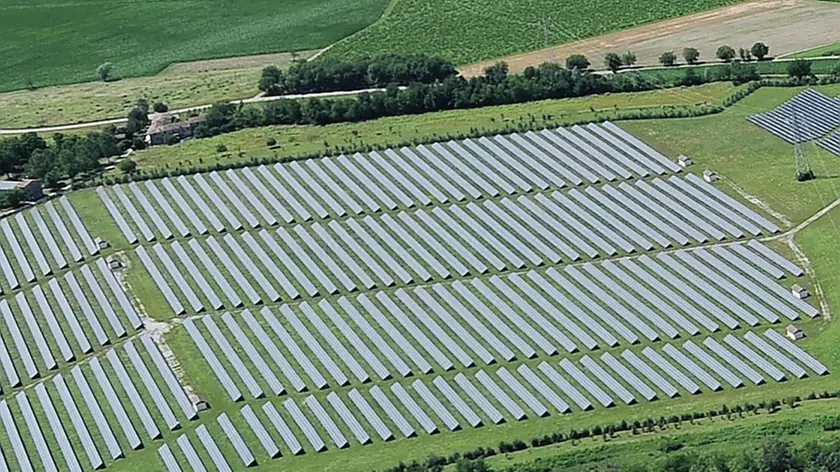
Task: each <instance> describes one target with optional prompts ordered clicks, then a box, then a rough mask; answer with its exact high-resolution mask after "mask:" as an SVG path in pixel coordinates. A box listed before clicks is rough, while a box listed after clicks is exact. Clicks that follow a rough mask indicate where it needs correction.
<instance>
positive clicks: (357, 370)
mask: <svg viewBox="0 0 840 472" xmlns="http://www.w3.org/2000/svg"><path fill="white" fill-rule="evenodd" d="M320 306H322V307H323V306H324V304H321V305H320ZM283 308H285V307H281V309H280V310H281V312H282V311H283ZM298 310H299V311H300V312H302V313H303V314H304V316H306V319H307V320H308V321H309V323H310V324H311V325H312V326H313V327H314V328H315V331H316V332H317V333H318V334H319V335H320V336H321V338H323V339H324V341H326V342H327V345H328V346H329V347H330V349H332V350H333V352H335V354H336V355H337V356H338V358H339V359H342V360H343V361H344V363H345V364H346V365H347V367H348V368H349V369H350V371H351V372H353V375H355V376H356V378H357V379H358V380H359V382H362V383H364V382H367V381H369V380H370V376H369V375H368V373H367V372H365V369H363V368H362V366H361V365H360V364H359V363H358V362H357V361H356V357H355V356H352V355H351V354H350V352H348V351H347V349H345V348H344V344H343V343H342V342H341V341H339V340H338V338H337V337H336V336H335V335H334V334H333V332H332V330H331V329H330V328H328V327H327V325H326V324H324V322H323V321H322V320H321V318H320V317H319V316H318V315H317V314H316V313H315V310H314V309H312V307H310V306H309V305H308V304H307V303H305V302H304V303H301V304H300V305H298ZM288 313H291V310H289V311H288V312H287V313H286V316H287V317H288V316H289V315H288ZM293 324H294V323H293ZM371 357H373V356H372V355H371ZM377 363H378V361H377ZM379 366H380V367H382V369H383V370H384V367H383V366H382V365H381V364H379Z"/></svg>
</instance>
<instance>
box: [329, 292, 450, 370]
mask: <svg viewBox="0 0 840 472" xmlns="http://www.w3.org/2000/svg"><path fill="white" fill-rule="evenodd" d="M356 300H357V301H358V302H359V303H360V304H361V305H362V307H364V309H365V311H367V313H368V315H369V316H370V317H371V318H373V319H374V320H375V321H376V323H377V324H379V326H380V327H381V328H382V329H383V330H384V331H385V333H387V334H388V337H390V338H391V340H392V341H393V342H394V344H396V345H397V346H399V348H400V349H401V350H402V351H403V352H404V353H405V355H406V356H408V358H409V359H411V361H412V362H413V363H414V365H416V366H417V367H418V368H419V369H420V371H421V372H422V373H424V374H428V373H429V372H431V371H432V366H431V365H430V364H429V363H428V362H427V361H426V359H425V358H424V357H423V356H422V355H421V354H420V353H419V352H417V350H416V349H414V346H412V345H411V343H410V342H408V340H407V339H406V338H405V337H404V336H403V335H402V333H400V331H399V330H397V328H395V327H394V325H393V324H392V323H391V322H390V321H389V320H388V319H387V318H386V317H385V315H383V314H382V312H381V311H379V308H377V307H376V305H374V304H373V302H372V301H370V300H369V299H368V298H367V297H366V296H364V295H360V296H359V297H358V298H357V299H356ZM338 302H339V304H342V307H344V309H345V312H346V313H347V314H348V315H349V316H350V317H351V318H352V319H353V321H354V322H355V323H356V325H358V326H359V327H360V328H361V329H362V331H364V332H365V334H366V335H367V336H368V338H370V339H371V341H373V343H374V344H375V345H377V347H379V350H380V351H382V353H383V354H384V355H385V357H386V358H387V359H389V360H390V361H391V363H392V364H393V365H394V368H395V369H397V371H398V372H400V373H402V375H403V376H406V377H407V376H408V375H410V373H411V372H410V371H406V370H405V369H406V368H408V366H406V365H405V363H403V362H402V359H399V357H398V356H397V354H396V353H395V352H393V351H392V350H391V348H390V346H388V345H387V344H385V341H384V340H383V339H382V338H381V337H379V333H377V332H376V331H375V330H374V329H373V327H372V326H371V325H370V324H368V322H367V320H366V319H365V318H364V317H362V316H359V314H358V312H357V311H356V310H350V309H349V308H348V307H349V305H350V303H349V302H348V301H346V299H344V298H341V299H339V300H338ZM420 334H422V333H420ZM423 337H425V335H424V336H423ZM435 349H437V348H435ZM441 356H442V354H441ZM450 365H451V364H450Z"/></svg>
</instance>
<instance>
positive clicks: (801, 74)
mask: <svg viewBox="0 0 840 472" xmlns="http://www.w3.org/2000/svg"><path fill="white" fill-rule="evenodd" d="M787 73H788V76H790V77H793V78H795V79H800V80H801V79H804V78H805V77H810V76H811V75H813V74H812V73H811V61H806V60H805V59H797V60H795V61H793V62H790V63H788V66H787Z"/></svg>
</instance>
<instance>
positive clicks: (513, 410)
mask: <svg viewBox="0 0 840 472" xmlns="http://www.w3.org/2000/svg"><path fill="white" fill-rule="evenodd" d="M475 378H476V380H478V381H479V383H481V385H483V386H484V388H485V390H487V392H488V393H490V395H491V396H492V397H493V398H495V399H496V401H497V402H499V403H500V404H501V405H502V406H503V407H504V408H505V409H506V410H507V411H508V413H510V415H511V416H512V417H513V418H514V419H515V420H517V421H522V420H524V419H525V418H526V417H527V416H526V414H525V411H524V410H523V409H522V408H521V407H520V406H519V405H518V404H517V403H516V402H515V401H513V399H512V398H510V397H509V396H508V394H507V393H505V391H504V390H502V389H501V388H500V387H499V386H498V385H497V384H496V382H494V381H493V379H492V378H491V377H490V376H489V375H487V374H486V373H485V372H484V371H483V370H480V371H478V372H476V373H475Z"/></svg>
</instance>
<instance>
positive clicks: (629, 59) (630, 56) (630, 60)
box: [621, 51, 636, 67]
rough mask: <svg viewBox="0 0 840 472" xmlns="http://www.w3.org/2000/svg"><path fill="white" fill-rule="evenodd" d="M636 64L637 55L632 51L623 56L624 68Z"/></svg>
mask: <svg viewBox="0 0 840 472" xmlns="http://www.w3.org/2000/svg"><path fill="white" fill-rule="evenodd" d="M635 63H636V54H635V53H633V52H630V51H627V52H625V53H624V54H622V55H621V64H623V65H624V67H630V66H632V65H633V64H635Z"/></svg>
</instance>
